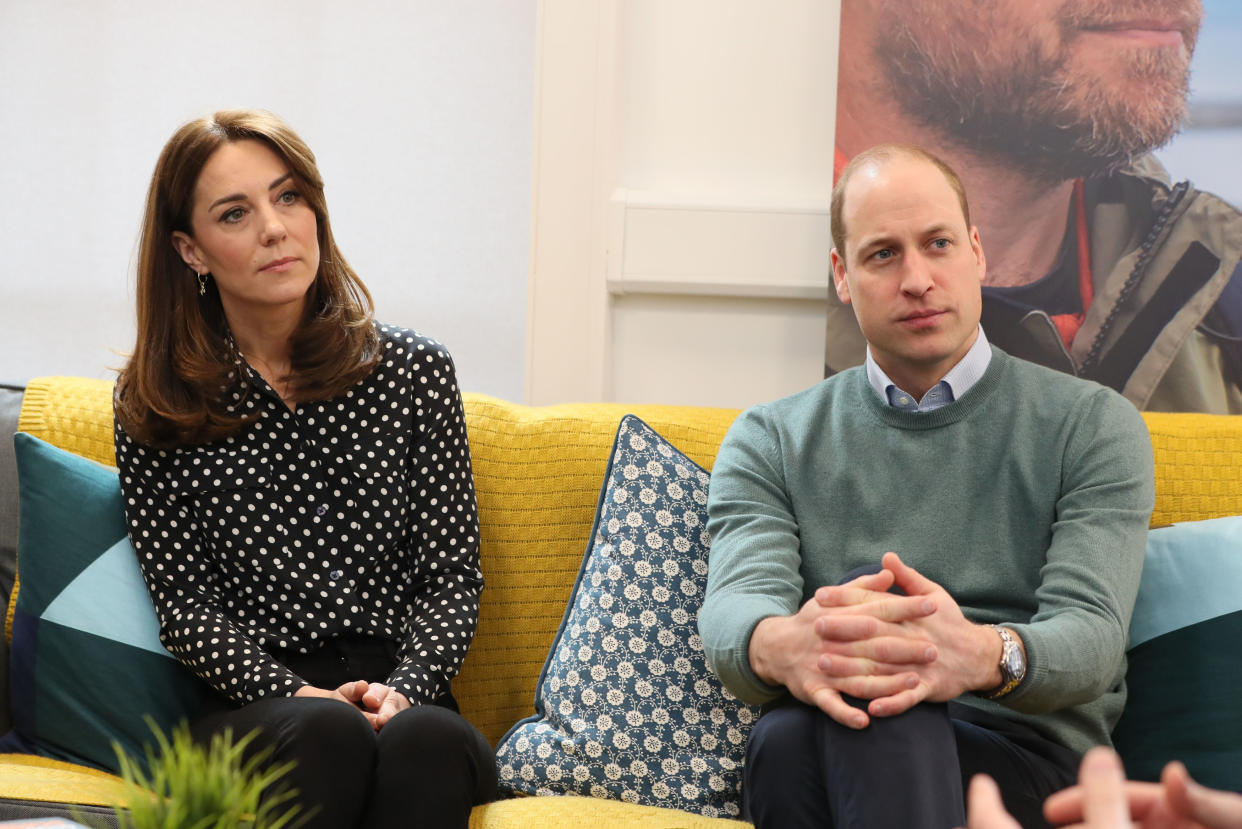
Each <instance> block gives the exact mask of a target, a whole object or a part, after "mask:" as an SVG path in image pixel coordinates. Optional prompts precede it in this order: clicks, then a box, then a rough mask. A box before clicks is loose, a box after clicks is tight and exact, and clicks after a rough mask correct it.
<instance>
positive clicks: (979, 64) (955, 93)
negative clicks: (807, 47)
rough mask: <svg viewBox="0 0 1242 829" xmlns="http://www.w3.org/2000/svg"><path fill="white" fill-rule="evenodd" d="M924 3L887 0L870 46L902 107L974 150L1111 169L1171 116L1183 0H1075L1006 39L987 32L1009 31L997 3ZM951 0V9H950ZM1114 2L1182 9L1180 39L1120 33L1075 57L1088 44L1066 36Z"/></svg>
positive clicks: (1089, 171) (1041, 167)
mask: <svg viewBox="0 0 1242 829" xmlns="http://www.w3.org/2000/svg"><path fill="white" fill-rule="evenodd" d="M933 5H941V8H940V9H939V11H940V12H941V13H939V14H932V15H930V16H928V15H920V14H918V13H917V11H915V12H914V13H911V11H912V9H913V8H914V7H923V6H926V4H920V3H917V2H916V3H910V2H908V0H903V1H902V2H899V3H897V9H898V10H899V11H900V12H901V13H897V14H894V15H892V16H891V17H890V19H889V25H888V28H887V29H886V31H885V32H884V33H883V35H882V36H880V37H877V39H876V41H875V42H874V43H873V44H872V48H873V49H874V51H875V54H876V56H877V57H878V58H879V60H880V65H881V66H882V67H883V71H884V77H885V81H886V82H887V84H888V86H889V90H888V91H889V93H890V94H891V95H892V96H893V97H894V98H895V100H896V101H897V103H898V104H899V105H900V106H901V108H902V109H903V110H904V111H905V112H906V113H907V114H909V115H910V116H912V117H913V118H915V119H917V120H918V121H919V122H921V123H922V124H924V125H926V126H928V127H931V128H933V129H935V130H938V131H941V132H944V133H946V134H947V135H948V136H949V137H950V138H952V139H953V140H954V141H955V143H958V144H960V145H961V146H963V147H965V148H967V149H969V150H971V151H973V152H975V153H976V154H979V155H984V156H988V157H992V158H995V159H997V160H999V161H1002V162H1004V163H1005V164H1007V165H1008V166H1011V167H1017V168H1019V169H1021V170H1022V171H1024V172H1025V173H1027V174H1028V175H1032V176H1035V177H1038V178H1040V179H1043V180H1048V181H1064V180H1066V179H1071V178H1078V177H1087V176H1092V175H1106V174H1108V173H1110V172H1113V171H1114V170H1116V169H1117V168H1119V167H1121V166H1124V165H1125V164H1126V163H1128V162H1129V161H1131V160H1132V159H1134V158H1135V157H1136V156H1139V155H1141V154H1143V153H1146V152H1150V151H1151V150H1154V149H1156V148H1158V147H1161V146H1163V145H1164V144H1166V143H1167V142H1168V141H1169V140H1170V139H1171V138H1172V137H1173V136H1174V135H1176V134H1177V132H1178V130H1179V129H1180V127H1181V124H1182V121H1183V119H1184V117H1185V113H1186V95H1187V92H1188V87H1189V74H1190V73H1189V63H1190V53H1191V52H1192V51H1193V49H1194V41H1195V37H1196V35H1197V32H1198V17H1197V16H1195V17H1193V18H1192V17H1190V16H1188V15H1187V12H1186V7H1187V5H1188V4H1187V3H1186V2H1184V0H1162V1H1161V2H1149V3H1147V4H1145V6H1146V7H1147V8H1146V9H1145V11H1144V13H1143V14H1138V13H1136V12H1134V11H1132V10H1127V11H1125V12H1121V11H1118V10H1117V9H1116V8H1115V7H1116V6H1118V5H1120V4H1119V3H1118V2H1117V0H1111V2H1109V1H1108V0H1105V1H1104V2H1096V3H1078V4H1076V5H1075V7H1074V8H1073V9H1066V8H1065V7H1062V9H1061V10H1060V12H1059V13H1058V14H1057V16H1056V17H1055V18H1054V19H1052V20H1046V21H1041V23H1040V24H1039V25H1037V26H1033V27H1031V31H1030V32H1027V33H1024V34H1026V35H1028V36H1013V37H1012V38H1011V40H1010V41H1007V42H1006V41H1004V40H1002V39H1000V38H998V37H997V35H998V34H1000V35H1002V37H1003V34H1004V33H1010V34H1011V35H1017V33H1016V32H1015V31H1014V30H1015V28H1016V26H1015V23H1014V21H1013V20H1012V19H1002V18H1003V16H1005V15H1006V10H1005V8H1004V5H1005V4H1002V3H993V2H987V0H984V2H983V3H981V4H979V6H975V7H973V8H964V7H970V6H972V5H973V4H970V3H950V4H947V8H946V7H945V5H944V4H935V3H933ZM1066 5H1067V6H1068V5H1070V4H1068V3H1067V4H1066ZM1084 5H1085V6H1087V7H1086V8H1083V6H1084ZM1127 5H1128V6H1131V7H1133V6H1134V5H1135V4H1134V3H1129V4H1127ZM1189 5H1193V6H1197V3H1192V4H1189ZM1152 6H1156V7H1157V8H1154V9H1153V8H1150V7H1152ZM954 8H955V9H956V14H959V15H961V17H959V18H957V19H954V14H955V12H954V11H951V10H950V9H954ZM1122 14H1128V15H1129V18H1128V19H1132V20H1133V19H1169V18H1176V19H1178V20H1180V21H1184V28H1183V40H1184V43H1185V48H1184V49H1177V48H1168V47H1165V48H1150V47H1143V46H1140V45H1129V46H1126V45H1122V46H1120V47H1118V48H1114V49H1112V50H1111V53H1110V54H1108V55H1107V56H1104V57H1103V58H1097V60H1096V63H1094V64H1092V63H1091V62H1090V61H1087V60H1085V58H1087V57H1090V55H1085V56H1084V54H1083V53H1082V52H1083V50H1079V49H1076V48H1075V47H1076V46H1078V45H1079V43H1080V40H1081V39H1082V38H1084V37H1090V36H1091V35H1089V34H1084V31H1083V30H1084V29H1086V30H1088V31H1089V30H1090V29H1092V28H1101V27H1104V26H1107V25H1108V24H1109V23H1110V22H1113V21H1114V20H1117V21H1120V20H1124V19H1126V18H1123V17H1122ZM967 16H969V19H967ZM1009 17H1010V18H1012V15H1009ZM1090 45H1091V44H1087V45H1086V46H1085V47H1084V49H1088V48H1090ZM1100 51H1102V49H1101V50H1100ZM1105 61H1106V62H1105ZM1093 66H1098V67H1099V69H1094V68H1093Z"/></svg>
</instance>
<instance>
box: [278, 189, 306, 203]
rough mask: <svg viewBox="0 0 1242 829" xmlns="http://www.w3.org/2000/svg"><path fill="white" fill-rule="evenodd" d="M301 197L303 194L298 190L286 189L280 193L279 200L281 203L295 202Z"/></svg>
mask: <svg viewBox="0 0 1242 829" xmlns="http://www.w3.org/2000/svg"><path fill="white" fill-rule="evenodd" d="M299 198H301V194H300V193H298V191H297V190H286V191H285V192H283V193H281V194H280V199H279V201H280V203H281V204H293V203H294V202H296V201H297V200H298V199H299Z"/></svg>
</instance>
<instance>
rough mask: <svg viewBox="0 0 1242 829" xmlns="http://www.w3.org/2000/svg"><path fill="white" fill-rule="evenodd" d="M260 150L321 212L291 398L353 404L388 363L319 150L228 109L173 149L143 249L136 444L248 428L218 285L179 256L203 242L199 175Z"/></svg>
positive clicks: (131, 411)
mask: <svg viewBox="0 0 1242 829" xmlns="http://www.w3.org/2000/svg"><path fill="white" fill-rule="evenodd" d="M247 139H254V140H258V141H263V142H264V143H266V144H267V145H268V146H269V147H271V148H272V150H274V151H275V152H276V154H277V155H279V156H280V157H281V158H282V159H283V160H284V161H285V163H286V164H288V165H289V169H290V171H291V172H292V173H293V175H294V177H295V178H296V179H297V181H298V183H299V184H300V185H301V191H302V195H303V196H304V197H305V199H306V202H307V204H309V205H310V207H311V209H312V210H314V212H315V219H316V224H317V229H318V230H317V232H318V236H319V250H320V252H321V254H320V262H319V270H318V272H317V273H316V275H315V280H314V282H313V283H312V284H311V287H310V290H309V291H308V293H307V301H306V313H305V316H304V317H303V320H302V322H301V324H300V325H299V326H298V329H297V330H296V331H295V332H294V334H293V337H292V342H291V343H290V347H291V357H292V361H291V365H290V378H289V379H290V383H289V388H290V393H291V395H292V397H293V398H294V399H296V400H323V399H328V398H331V397H336V396H338V395H340V394H344V393H345V392H346V391H347V390H348V389H349V388H350V387H351V386H353V385H354V384H355V383H357V382H358V381H359V380H361V379H362V378H364V377H366V376H367V375H368V374H369V373H370V372H371V370H372V368H374V366H375V363H376V362H377V361H378V359H379V338H378V335H377V334H376V332H375V326H374V325H373V324H372V316H371V314H372V304H371V295H370V293H369V292H368V291H367V289H366V286H365V285H363V284H362V281H361V280H360V279H359V278H358V275H357V274H356V273H354V270H353V269H352V268H351V267H350V266H349V263H348V262H346V261H345V257H344V256H342V255H341V252H340V250H339V249H338V248H337V246H336V241H335V240H334V239H333V238H332V226H331V224H330V223H329V221H328V207H327V203H326V201H325V200H324V194H323V178H322V177H321V176H320V175H319V169H318V168H317V167H316V165H315V156H314V154H313V153H312V152H311V150H310V147H308V146H306V143H305V142H304V141H302V139H301V138H299V137H298V136H297V135H296V134H295V133H294V132H293V130H291V129H290V128H289V127H288V126H287V125H286V124H285V123H284V122H283V121H281V120H280V119H279V118H277V117H276V116H275V115H272V114H271V113H269V112H264V111H262V110H228V111H224V112H217V113H216V114H215V115H213V116H211V117H209V118H201V119H199V120H196V121H191V122H190V123H188V124H186V125H185V126H183V127H181V129H179V130H177V132H176V133H175V134H174V135H173V137H172V138H170V139H169V140H168V143H167V144H165V145H164V149H163V151H162V152H161V153H160V157H159V160H158V161H157V162H156V164H155V172H154V173H153V174H152V176H151V186H150V188H149V189H148V190H147V207H146V214H145V216H144V218H143V224H142V235H141V236H140V238H139V244H138V249H139V250H138V336H137V343H136V345H135V346H134V352H133V354H132V355H131V356H130V359H129V363H128V364H127V365H126V366H125V368H124V369H122V370H121V374H120V377H119V378H118V379H117V389H116V401H115V406H116V417H117V420H118V421H119V422H120V424H121V426H122V428H124V429H125V431H126V432H127V433H128V434H129V435H130V436H131V437H132V438H134V439H135V440H137V441H139V442H141V443H146V444H149V445H151V446H157V447H164V448H168V447H173V446H179V445H183V444H197V443H206V442H208V441H212V440H215V439H217V438H221V437H225V436H227V435H231V434H235V433H236V432H238V431H239V430H240V429H241V428H242V427H243V426H245V425H246V423H247V422H249V421H248V420H247V419H246V418H244V417H242V416H240V414H238V413H236V412H230V411H229V409H228V408H226V404H227V403H228V402H229V401H228V400H226V399H225V396H224V395H223V394H222V391H223V390H224V389H225V388H226V387H228V386H230V385H231V383H232V382H234V381H232V380H231V379H230V377H229V375H230V373H231V372H233V371H234V370H235V367H234V362H233V357H232V355H231V353H230V352H231V350H230V347H229V339H228V325H227V322H226V320H225V317H224V310H223V308H222V306H221V305H220V296H219V293H218V292H217V291H216V287H215V283H214V281H213V282H210V283H208V285H207V288H206V293H205V294H203V295H200V292H199V282H198V280H197V278H196V275H195V273H194V272H193V271H191V270H190V269H189V268H188V266H187V265H186V264H185V262H184V261H182V259H181V255H180V254H179V253H178V252H177V251H176V249H175V248H174V247H173V243H172V238H173V232H174V231H178V230H179V231H181V232H183V233H187V234H190V235H191V236H192V235H193V232H192V229H191V227H190V211H191V209H192V208H193V206H194V190H195V186H196V185H197V183H198V177H199V174H200V173H201V172H202V170H203V167H204V166H205V165H206V163H207V159H209V158H210V157H211V155H212V153H214V152H215V151H216V150H217V149H218V148H219V147H220V146H221V145H222V144H226V143H233V142H236V141H243V140H247Z"/></svg>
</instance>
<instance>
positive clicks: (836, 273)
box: [828, 248, 850, 305]
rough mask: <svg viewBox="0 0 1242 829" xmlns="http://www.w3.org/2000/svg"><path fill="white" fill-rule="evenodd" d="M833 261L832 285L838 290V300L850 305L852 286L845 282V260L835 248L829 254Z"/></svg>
mask: <svg viewBox="0 0 1242 829" xmlns="http://www.w3.org/2000/svg"><path fill="white" fill-rule="evenodd" d="M828 256H829V258H830V259H831V260H832V285H833V287H834V288H836V289H837V298H838V299H840V300H841V302H842V303H844V304H846V305H849V304H850V285H849V283H848V282H846V281H845V260H844V259H843V258H842V257H841V254H839V253H837V249H836V248H833V249H832V252H831V253H829V254H828Z"/></svg>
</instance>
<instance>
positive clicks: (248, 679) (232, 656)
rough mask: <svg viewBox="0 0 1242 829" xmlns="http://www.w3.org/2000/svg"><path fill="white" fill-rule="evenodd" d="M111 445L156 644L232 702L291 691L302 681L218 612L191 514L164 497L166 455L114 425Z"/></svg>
mask: <svg viewBox="0 0 1242 829" xmlns="http://www.w3.org/2000/svg"><path fill="white" fill-rule="evenodd" d="M115 443H116V463H117V468H118V471H119V473H120V483H121V494H122V497H123V499H124V502H125V518H126V523H127V525H128V529H129V539H130V543H132V544H133V546H134V550H135V551H136V553H137V555H138V566H139V568H140V569H141V570H142V576H143V579H144V581H146V584H147V590H148V592H149V593H150V595H151V602H152V604H153V605H154V608H155V615H156V617H157V618H158V619H159V623H160V641H161V642H163V644H164V647H166V648H168V650H169V652H170V653H172V654H173V655H174V656H175V657H177V659H179V660H180V661H181V662H182V663H183V664H184V665H186V667H188V668H189V669H190V670H192V671H193V672H194V673H195V674H197V675H198V676H199V677H200V678H201V679H202V680H203V681H205V682H207V683H208V684H209V685H211V686H212V687H213V688H215V690H216V691H218V692H219V693H221V694H223V695H225V696H226V697H228V698H229V699H231V700H233V701H234V702H237V703H248V702H254V701H255V700H259V699H262V698H264V697H269V696H289V695H292V694H293V693H295V692H296V691H297V690H298V689H299V688H301V687H302V686H303V685H305V684H306V682H305V681H304V680H302V679H301V678H300V677H298V676H297V675H296V674H294V673H293V672H292V671H290V670H289V669H288V668H286V667H285V666H284V665H282V664H281V663H279V662H277V661H276V660H275V659H273V658H272V657H271V656H269V655H268V654H267V653H266V652H265V651H264V650H263V648H261V647H260V646H259V645H258V643H256V642H255V641H254V640H253V639H252V638H251V637H250V636H248V635H246V633H245V632H244V631H243V630H242V629H241V628H239V627H238V626H237V625H236V624H234V623H233V622H232V621H231V620H230V619H229V618H228V617H227V616H226V615H225V613H224V610H223V608H224V605H225V602H226V601H227V600H226V599H225V597H224V595H223V594H222V592H221V590H220V574H219V572H218V569H217V567H216V565H215V563H214V562H213V560H212V557H211V555H210V553H209V552H208V551H207V550H206V549H205V546H204V544H203V542H202V538H201V534H202V528H201V527H200V526H199V525H198V521H197V519H196V517H195V514H194V510H193V508H192V507H191V505H190V504H189V503H187V502H186V501H184V500H178V499H176V498H174V497H173V496H172V495H171V493H170V490H169V487H168V481H167V471H168V470H167V469H166V462H167V461H168V460H169V456H170V453H168V452H166V451H164V450H159V449H153V448H151V447H148V446H143V445H141V444H139V443H136V442H135V441H133V440H132V439H131V438H130V437H129V435H127V434H126V433H125V430H124V429H122V428H121V425H120V424H119V423H118V424H117V425H116V427H115Z"/></svg>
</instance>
